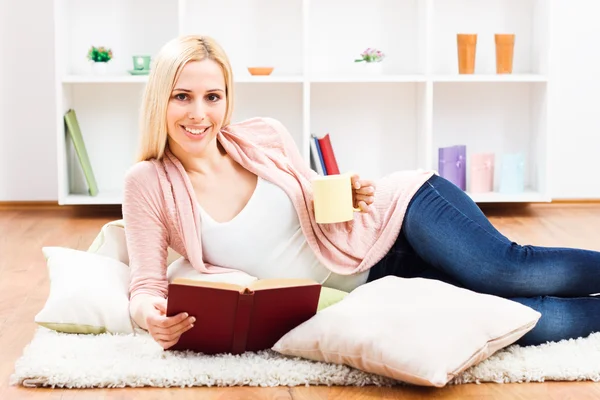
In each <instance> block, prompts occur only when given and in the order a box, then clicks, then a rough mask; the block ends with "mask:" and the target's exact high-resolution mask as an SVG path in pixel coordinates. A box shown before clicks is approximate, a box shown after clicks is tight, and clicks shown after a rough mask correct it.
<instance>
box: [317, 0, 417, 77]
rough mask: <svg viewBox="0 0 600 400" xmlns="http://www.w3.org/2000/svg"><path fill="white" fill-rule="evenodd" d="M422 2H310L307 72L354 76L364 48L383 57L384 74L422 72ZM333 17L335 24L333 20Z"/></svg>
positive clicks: (388, 0)
mask: <svg viewBox="0 0 600 400" xmlns="http://www.w3.org/2000/svg"><path fill="white" fill-rule="evenodd" d="M425 18H426V10H425V2H423V1H419V0H404V1H396V0H372V1H369V2H365V1H360V0H350V1H347V0H320V1H315V2H311V5H310V17H309V22H308V24H309V32H310V33H309V46H308V47H309V49H310V55H309V60H308V62H309V68H310V72H311V74H331V73H334V74H335V73H343V74H353V73H356V71H358V70H360V67H361V66H362V65H360V63H355V62H354V60H355V59H357V58H358V57H359V56H360V53H361V52H362V51H363V50H365V49H367V48H377V49H379V50H381V51H383V52H384V53H385V54H386V59H385V60H384V62H383V72H384V73H386V74H393V75H396V74H419V73H424V72H425V61H426V60H425V56H426V54H425V49H426V40H425V29H424V28H425ZM332 19H334V21H332Z"/></svg>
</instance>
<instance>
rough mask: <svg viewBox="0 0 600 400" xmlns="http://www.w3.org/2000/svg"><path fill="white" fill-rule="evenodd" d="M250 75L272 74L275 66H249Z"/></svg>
mask: <svg viewBox="0 0 600 400" xmlns="http://www.w3.org/2000/svg"><path fill="white" fill-rule="evenodd" d="M248 72H250V75H271V72H273V67H248Z"/></svg>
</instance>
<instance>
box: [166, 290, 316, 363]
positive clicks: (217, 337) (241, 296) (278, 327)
mask: <svg viewBox="0 0 600 400" xmlns="http://www.w3.org/2000/svg"><path fill="white" fill-rule="evenodd" d="M320 294H321V284H320V283H318V282H315V281H312V280H307V279H263V280H256V281H254V282H251V283H249V284H248V285H236V284H232V283H224V282H207V281H198V280H193V279H189V278H176V279H174V280H173V281H172V282H171V283H169V296H168V299H167V316H173V315H176V314H179V313H180V312H187V313H188V314H189V315H191V316H194V317H196V322H195V323H194V327H193V328H192V329H190V330H188V331H187V332H185V333H183V334H182V335H181V337H180V338H179V341H178V342H177V343H176V344H175V345H174V346H173V347H171V348H170V349H171V350H192V351H197V352H201V353H205V354H219V353H231V354H241V353H243V352H245V351H260V350H265V349H270V348H271V347H273V345H274V344H275V343H276V342H277V341H278V340H279V339H280V338H281V337H283V336H284V335H285V334H286V333H287V332H289V331H290V330H292V329H294V328H295V327H297V326H298V325H300V324H301V323H303V322H305V321H307V320H308V319H309V318H311V317H313V316H314V315H315V314H316V313H317V307H318V304H319V296H320Z"/></svg>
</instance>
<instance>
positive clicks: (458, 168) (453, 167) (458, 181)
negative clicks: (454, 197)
mask: <svg viewBox="0 0 600 400" xmlns="http://www.w3.org/2000/svg"><path fill="white" fill-rule="evenodd" d="M438 173H439V174H440V176H441V177H443V178H446V179H447V180H449V181H450V182H452V183H454V184H455V185H456V186H458V187H459V188H461V189H462V190H466V189H467V146H465V145H457V146H450V147H440V148H439V149H438Z"/></svg>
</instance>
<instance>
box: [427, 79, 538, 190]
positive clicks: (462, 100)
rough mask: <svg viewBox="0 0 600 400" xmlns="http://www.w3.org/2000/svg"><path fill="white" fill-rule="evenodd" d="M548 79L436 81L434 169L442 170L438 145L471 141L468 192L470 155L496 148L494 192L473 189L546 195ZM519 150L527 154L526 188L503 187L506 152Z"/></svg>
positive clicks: (468, 184)
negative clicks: (465, 83)
mask: <svg viewBox="0 0 600 400" xmlns="http://www.w3.org/2000/svg"><path fill="white" fill-rule="evenodd" d="M546 89H547V85H546V84H545V83H528V84H525V83H515V82H513V83H505V84H503V85H498V84H495V83H472V84H469V85H464V84H463V83H456V82H445V83H436V84H434V86H433V125H432V128H433V138H432V149H431V151H432V153H431V160H432V161H431V162H432V165H431V168H433V169H436V170H437V169H438V149H439V148H440V147H446V146H452V145H458V144H461V145H466V146H467V188H466V189H467V192H469V190H470V184H471V175H470V162H471V156H472V155H473V154H475V153H494V155H495V168H494V191H495V193H489V194H485V193H482V194H479V193H477V194H473V197H475V198H477V199H480V200H481V201H484V200H486V199H493V200H487V201H507V202H510V201H524V200H523V199H527V198H532V199H541V200H540V201H544V200H545V199H547V193H548V189H547V187H546V181H547V173H548V165H547V162H548V149H547V143H548V140H547V136H548V135H547V126H546V118H547V115H546V104H547V90H546ZM507 153H521V154H523V155H524V159H525V193H522V194H516V195H506V194H503V193H498V192H499V183H500V177H501V176H500V172H501V168H500V167H501V161H502V155H503V154H507Z"/></svg>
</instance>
